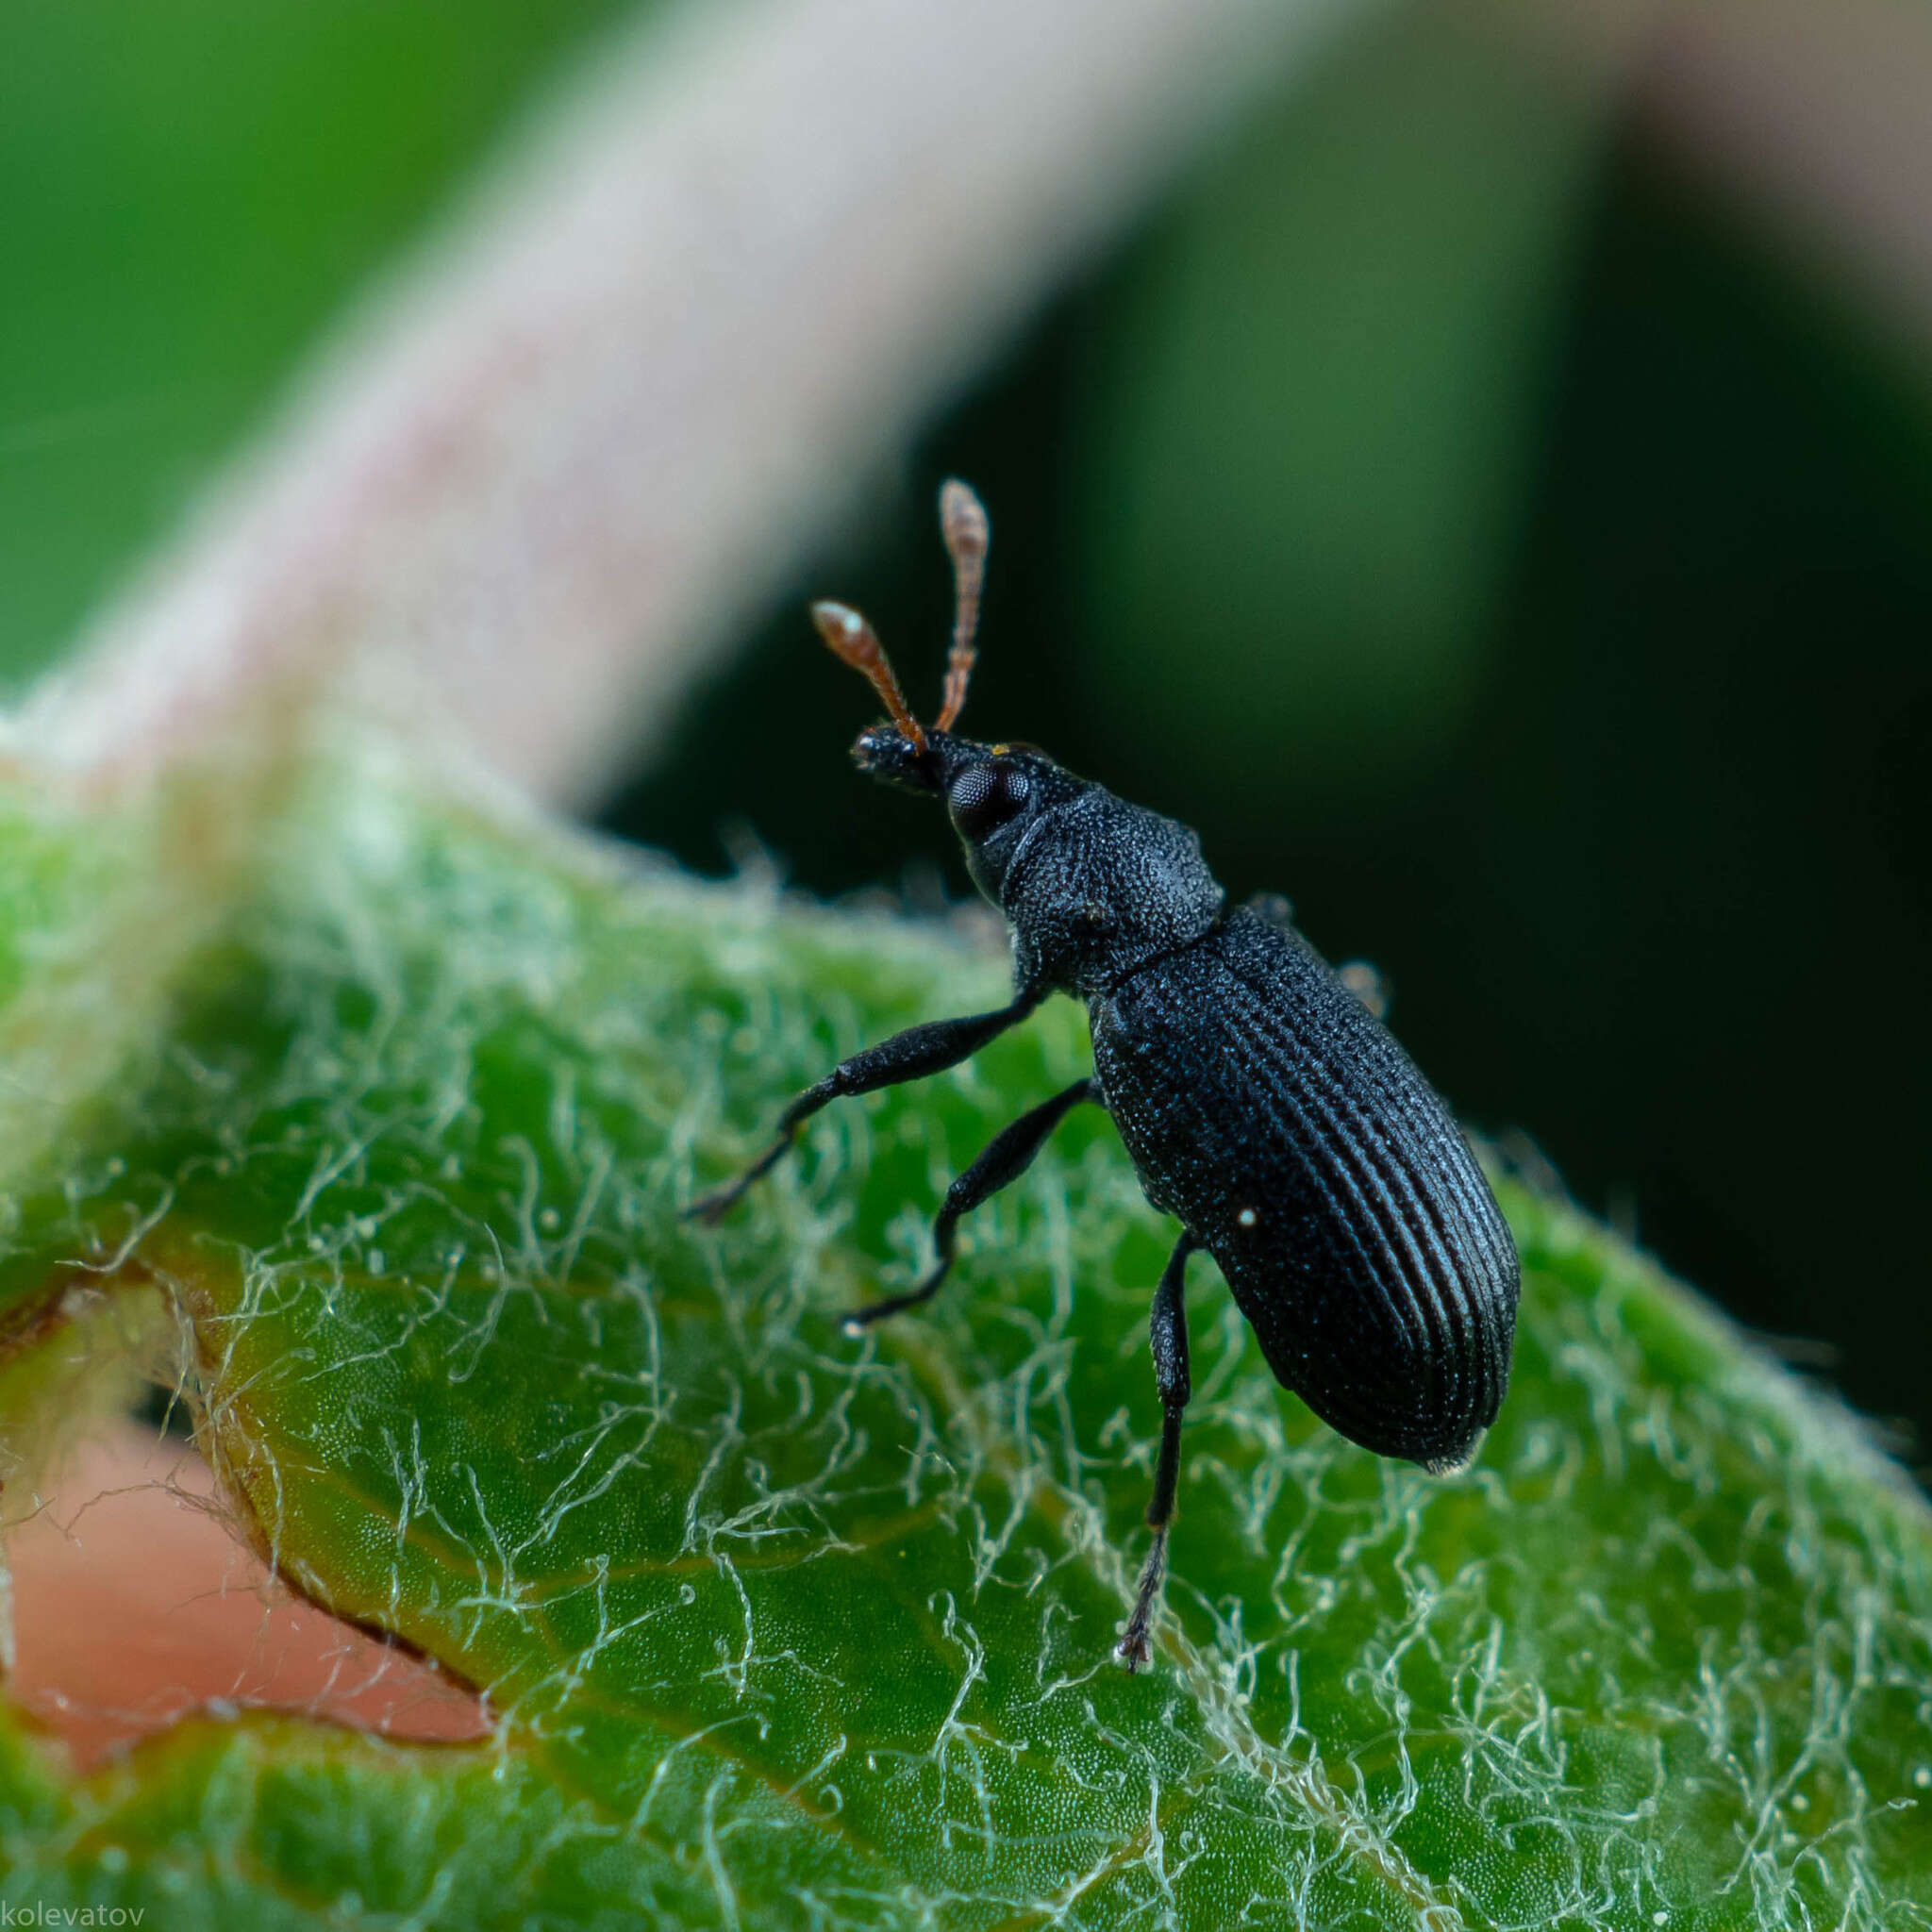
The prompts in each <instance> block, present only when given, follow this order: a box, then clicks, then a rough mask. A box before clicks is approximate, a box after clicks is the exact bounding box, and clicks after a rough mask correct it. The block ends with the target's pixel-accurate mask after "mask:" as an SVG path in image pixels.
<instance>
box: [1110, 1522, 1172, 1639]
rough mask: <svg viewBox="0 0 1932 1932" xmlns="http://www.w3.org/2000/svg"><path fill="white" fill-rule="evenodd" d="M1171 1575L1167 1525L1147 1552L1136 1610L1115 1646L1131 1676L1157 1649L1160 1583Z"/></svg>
mask: <svg viewBox="0 0 1932 1932" xmlns="http://www.w3.org/2000/svg"><path fill="white" fill-rule="evenodd" d="M1166 1577H1167V1525H1166V1524H1161V1526H1160V1527H1159V1528H1158V1529H1157V1530H1156V1531H1155V1532H1154V1547H1153V1548H1152V1549H1151V1550H1149V1551H1148V1552H1147V1560H1146V1562H1145V1563H1143V1564H1142V1565H1141V1582H1140V1587H1139V1588H1138V1589H1137V1590H1136V1591H1134V1610H1133V1614H1132V1615H1131V1616H1130V1617H1128V1619H1127V1627H1126V1628H1125V1629H1124V1631H1122V1632H1121V1641H1119V1642H1118V1643H1117V1644H1115V1645H1114V1651H1113V1654H1114V1656H1115V1657H1118V1658H1119V1659H1120V1661H1121V1663H1122V1664H1123V1665H1124V1667H1125V1669H1126V1671H1127V1673H1128V1674H1129V1675H1132V1674H1133V1673H1134V1672H1136V1671H1138V1670H1141V1668H1143V1667H1144V1666H1145V1665H1146V1664H1148V1663H1151V1662H1152V1661H1153V1657H1154V1648H1153V1644H1152V1641H1150V1640H1151V1633H1152V1631H1153V1628H1154V1612H1155V1609H1156V1608H1157V1607H1158V1605H1159V1602H1160V1586H1161V1584H1162V1583H1163V1582H1164V1581H1165V1580H1166Z"/></svg>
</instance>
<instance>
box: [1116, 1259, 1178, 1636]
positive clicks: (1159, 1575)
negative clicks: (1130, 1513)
mask: <svg viewBox="0 0 1932 1932" xmlns="http://www.w3.org/2000/svg"><path fill="white" fill-rule="evenodd" d="M1195 1245H1196V1244H1195V1241H1194V1237H1193V1236H1192V1235H1191V1234H1183V1235H1182V1236H1181V1238H1180V1240H1179V1241H1176V1242H1175V1243H1174V1253H1173V1254H1172V1255H1170V1256H1169V1257H1168V1261H1167V1266H1166V1267H1165V1268H1164V1269H1163V1270H1162V1271H1161V1274H1160V1286H1159V1287H1158V1288H1157V1289H1156V1290H1155V1291H1154V1307H1153V1309H1152V1311H1151V1312H1150V1314H1149V1316H1148V1319H1147V1330H1148V1340H1149V1341H1151V1342H1152V1343H1153V1347H1154V1386H1155V1388H1156V1389H1157V1390H1158V1391H1159V1395H1160V1454H1159V1456H1158V1458H1157V1459H1156V1461H1155V1464H1154V1496H1153V1499H1152V1501H1150V1502H1149V1503H1148V1505H1147V1526H1148V1528H1149V1529H1151V1530H1152V1531H1153V1532H1154V1547H1153V1548H1152V1549H1151V1550H1149V1551H1148V1552H1147V1561H1146V1562H1145V1564H1143V1565H1142V1566H1141V1585H1140V1588H1139V1589H1138V1590H1136V1591H1135V1592H1134V1608H1133V1613H1132V1615H1130V1616H1129V1617H1128V1619H1127V1627H1126V1629H1125V1630H1124V1631H1123V1632H1122V1634H1121V1641H1120V1642H1119V1644H1118V1645H1117V1646H1116V1648H1115V1650H1114V1655H1115V1656H1116V1657H1119V1658H1120V1660H1121V1662H1122V1663H1124V1664H1125V1665H1126V1667H1127V1669H1128V1670H1130V1671H1138V1670H1139V1669H1140V1668H1141V1665H1142V1664H1144V1663H1145V1662H1146V1661H1147V1660H1148V1657H1150V1655H1151V1654H1152V1653H1151V1651H1150V1649H1149V1646H1148V1635H1149V1632H1150V1630H1151V1628H1152V1625H1153V1623H1154V1612H1155V1609H1156V1607H1158V1604H1159V1602H1160V1586H1161V1582H1162V1580H1163V1579H1164V1578H1165V1577H1166V1575H1167V1530H1168V1525H1169V1524H1171V1523H1172V1522H1173V1521H1174V1491H1175V1490H1176V1489H1177V1488H1178V1487H1179V1484H1180V1475H1181V1411H1182V1410H1183V1409H1184V1408H1186V1407H1187V1406H1188V1398H1189V1396H1191V1394H1192V1393H1193V1392H1194V1385H1193V1380H1192V1378H1191V1375H1190V1374H1189V1371H1188V1308H1187V1302H1186V1299H1185V1296H1186V1290H1187V1274H1188V1257H1189V1256H1190V1255H1191V1254H1192V1253H1193V1252H1194V1248H1195Z"/></svg>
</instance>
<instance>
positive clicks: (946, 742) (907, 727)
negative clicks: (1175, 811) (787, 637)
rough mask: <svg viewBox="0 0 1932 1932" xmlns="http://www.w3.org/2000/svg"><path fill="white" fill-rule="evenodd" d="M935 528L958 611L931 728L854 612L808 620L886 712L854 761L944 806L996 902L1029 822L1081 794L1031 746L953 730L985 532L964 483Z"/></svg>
mask: <svg viewBox="0 0 1932 1932" xmlns="http://www.w3.org/2000/svg"><path fill="white" fill-rule="evenodd" d="M940 526H941V529H942V530H943V531H944V533H945V539H946V549H947V551H948V552H949V553H950V554H951V556H952V559H953V577H954V585H955V591H956V608H955V613H954V620H953V647H952V650H951V651H950V652H949V653H948V654H947V657H946V688H945V695H944V698H943V699H942V701H941V707H940V715H939V722H938V723H937V724H931V725H926V724H920V722H919V721H918V719H916V718H915V717H914V716H913V715H912V712H911V709H910V708H909V707H908V705H907V703H906V698H905V694H904V693H903V692H902V691H900V689H899V680H898V678H897V677H896V676H895V675H893V672H892V667H891V663H890V662H888V661H887V658H886V654H885V649H884V647H883V646H882V645H881V644H880V642H879V641H878V638H877V636H876V635H875V634H874V630H873V627H872V625H869V624H868V623H866V621H865V619H864V618H862V617H861V616H859V614H858V611H856V610H852V609H849V608H847V607H846V606H844V605H843V604H830V603H826V604H814V605H813V606H812V607H811V615H812V622H813V623H814V624H815V625H817V626H818V630H819V635H820V636H821V637H822V638H824V641H825V642H826V644H827V645H829V646H830V648H831V650H832V653H833V655H834V656H835V657H837V658H841V660H842V661H843V662H845V663H847V664H849V665H851V666H852V668H853V669H854V670H855V671H858V672H859V673H861V674H862V675H864V676H865V677H866V678H867V679H868V680H869V681H870V683H871V684H872V687H873V689H874V691H877V692H878V694H879V696H880V697H881V698H882V699H884V701H885V706H886V709H887V710H888V711H889V712H890V713H891V723H890V724H874V725H873V726H871V727H870V729H868V730H865V731H862V732H860V733H859V736H858V743H856V744H855V745H854V746H853V747H852V758H853V762H854V763H855V764H856V765H858V769H859V770H860V771H861V772H863V773H865V774H866V775H867V776H868V777H872V778H876V779H878V780H879V781H880V782H881V783H882V784H886V785H896V786H898V787H899V788H900V789H901V790H903V791H924V792H926V793H928V794H931V795H935V796H938V797H940V798H943V799H944V800H945V802H946V808H947V810H948V812H949V813H950V814H951V816H952V820H953V829H954V830H955V831H957V832H958V835H959V842H960V843H961V844H962V845H964V846H965V848H966V860H967V864H968V865H969V866H970V867H971V868H972V872H973V876H974V879H975V880H976V881H977V882H978V884H979V886H980V888H981V890H982V891H986V892H988V893H989V894H990V895H991V896H992V897H993V898H995V899H996V898H997V897H998V894H999V882H1000V880H1001V879H1002V878H1003V877H1004V875H1005V873H1006V869H1007V862H1008V859H1009V858H1011V857H1012V854H1013V852H1014V850H1015V849H1016V848H1017V847H1018V845H1019V842H1020V840H1021V838H1022V837H1023V836H1024V832H1025V828H1026V826H1027V824H1029V823H1030V822H1031V821H1032V819H1033V818H1034V817H1035V816H1036V815H1037V814H1039V813H1040V812H1042V811H1045V810H1048V809H1050V808H1052V807H1053V806H1056V805H1059V804H1063V803H1064V802H1065V801H1066V800H1067V799H1069V798H1071V797H1073V796H1074V795H1075V794H1076V793H1077V792H1080V791H1085V790H1086V789H1087V787H1086V781H1085V780H1084V779H1079V778H1075V777H1074V775H1073V774H1071V773H1069V772H1064V771H1062V770H1061V769H1060V767H1059V766H1058V765H1057V764H1055V763H1054V761H1053V760H1052V759H1051V758H1048V757H1047V755H1046V754H1045V753H1044V752H1043V751H1041V750H1040V749H1038V748H1037V747H1036V746H1034V745H1030V744H981V743H980V742H979V741H977V740H976V739H972V738H961V737H959V736H958V735H957V734H956V733H955V732H954V730H953V728H952V726H953V722H954V720H955V719H957V718H958V715H959V709H960V707H961V706H962V705H964V704H965V702H966V684H967V679H968V678H969V677H970V675H972V671H973V661H974V658H975V657H976V656H977V655H978V653H977V651H976V649H975V647H974V633H975V632H976V630H977V628H978V620H979V591H980V585H981V583H982V581H983V579H984V576H985V571H986V546H987V541H988V537H989V534H990V533H989V529H988V525H987V518H986V511H985V510H984V509H983V508H981V507H980V502H979V499H978V498H977V497H976V496H974V493H973V491H971V490H969V489H968V488H967V487H966V485H965V484H963V483H959V482H950V483H948V484H946V485H945V487H944V488H943V489H942V490H941V491H940Z"/></svg>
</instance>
